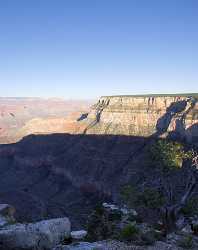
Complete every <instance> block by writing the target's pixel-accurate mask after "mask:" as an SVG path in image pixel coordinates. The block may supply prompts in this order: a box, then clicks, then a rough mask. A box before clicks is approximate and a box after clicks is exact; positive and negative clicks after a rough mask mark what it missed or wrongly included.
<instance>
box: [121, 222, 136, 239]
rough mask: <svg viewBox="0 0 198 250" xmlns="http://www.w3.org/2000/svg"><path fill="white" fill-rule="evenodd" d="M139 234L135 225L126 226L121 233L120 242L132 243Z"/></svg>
mask: <svg viewBox="0 0 198 250" xmlns="http://www.w3.org/2000/svg"><path fill="white" fill-rule="evenodd" d="M138 233H139V230H138V228H137V227H136V225H135V224H128V225H126V226H125V227H124V228H123V229H122V230H121V232H120V240H124V241H131V240H134V239H135V238H137V234H138Z"/></svg>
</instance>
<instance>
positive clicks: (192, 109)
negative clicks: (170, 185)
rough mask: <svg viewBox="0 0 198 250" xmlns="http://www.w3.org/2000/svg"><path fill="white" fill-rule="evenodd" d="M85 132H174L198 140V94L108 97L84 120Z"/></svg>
mask: <svg viewBox="0 0 198 250" xmlns="http://www.w3.org/2000/svg"><path fill="white" fill-rule="evenodd" d="M81 123H84V124H87V126H86V128H85V130H84V133H85V134H113V135H133V136H134V135H135V136H146V137H148V136H151V135H153V134H157V135H165V134H166V133H170V132H174V134H175V135H176V136H179V137H182V138H185V139H187V140H188V142H197V141H198V95H196V94H194V95H188V94H187V95H178V96H173V95H172V96H171V95H169V96H168V95H167V96H155V95H153V96H104V97H101V98H100V99H99V101H98V102H97V103H96V104H95V105H93V106H92V109H91V112H90V113H89V114H88V116H87V117H86V118H85V119H83V120H82V121H81Z"/></svg>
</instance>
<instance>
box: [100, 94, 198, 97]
mask: <svg viewBox="0 0 198 250" xmlns="http://www.w3.org/2000/svg"><path fill="white" fill-rule="evenodd" d="M152 96H154V97H169V96H170V97H174V96H184V97H188V96H193V97H198V93H178V94H143V95H138V94H137V95H106V96H101V97H102V98H103V97H152Z"/></svg>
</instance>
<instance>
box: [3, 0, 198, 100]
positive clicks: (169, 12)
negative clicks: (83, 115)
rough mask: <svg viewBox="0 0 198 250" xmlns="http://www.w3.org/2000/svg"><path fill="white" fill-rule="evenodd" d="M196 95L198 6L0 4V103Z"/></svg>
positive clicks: (63, 1)
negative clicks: (4, 98)
mask: <svg viewBox="0 0 198 250" xmlns="http://www.w3.org/2000/svg"><path fill="white" fill-rule="evenodd" d="M167 92H168V93H175V92H198V1H197V0H119V1H117V0H2V1H0V96H44V97H52V96H59V97H65V98H95V97H98V96H100V95H113V94H141V93H167Z"/></svg>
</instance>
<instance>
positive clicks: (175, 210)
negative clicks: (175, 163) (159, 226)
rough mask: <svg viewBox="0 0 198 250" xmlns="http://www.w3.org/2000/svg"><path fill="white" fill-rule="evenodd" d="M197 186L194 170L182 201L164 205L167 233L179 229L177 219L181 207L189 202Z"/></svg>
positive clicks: (163, 221)
mask: <svg viewBox="0 0 198 250" xmlns="http://www.w3.org/2000/svg"><path fill="white" fill-rule="evenodd" d="M195 186H196V178H195V175H194V173H193V172H191V174H190V177H189V178H188V181H187V185H186V190H185V193H184V195H183V196H182V198H181V200H180V202H178V203H177V204H175V205H166V206H164V207H162V209H161V214H162V223H163V228H164V231H165V234H167V233H169V232H173V231H175V230H176V229H177V220H178V218H179V215H180V212H181V209H182V208H183V207H184V206H185V205H186V204H187V202H188V200H189V199H190V198H191V196H192V194H193V191H194V189H195Z"/></svg>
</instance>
